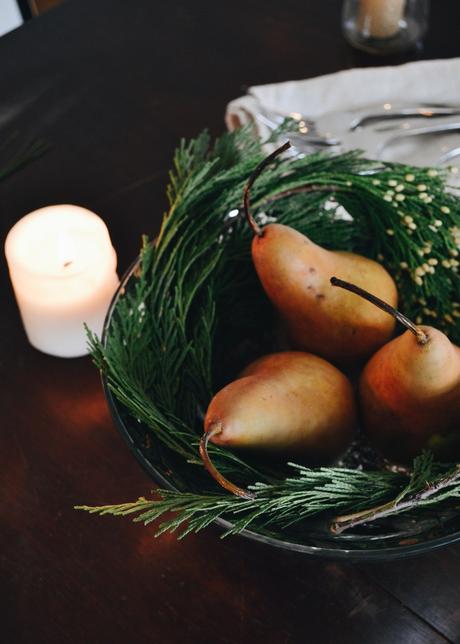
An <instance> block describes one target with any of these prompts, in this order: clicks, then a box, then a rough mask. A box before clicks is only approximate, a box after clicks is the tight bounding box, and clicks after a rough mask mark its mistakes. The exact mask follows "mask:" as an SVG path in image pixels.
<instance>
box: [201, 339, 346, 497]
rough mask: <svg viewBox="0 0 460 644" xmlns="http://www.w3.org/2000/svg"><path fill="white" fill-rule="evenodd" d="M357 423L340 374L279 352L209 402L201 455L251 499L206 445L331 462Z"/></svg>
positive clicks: (308, 358) (305, 356)
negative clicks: (219, 466) (217, 463)
mask: <svg viewBox="0 0 460 644" xmlns="http://www.w3.org/2000/svg"><path fill="white" fill-rule="evenodd" d="M355 422H356V413H355V401H354V394H353V390H352V387H351V384H350V382H349V381H348V379H347V378H346V377H345V376H344V375H343V374H342V373H341V372H340V371H339V370H338V369H336V368H335V367H334V366H332V365H331V364H330V363H328V362H326V360H323V359H322V358H319V357H317V356H314V355H312V354H309V353H303V352H300V351H286V352H282V353H275V354H271V355H268V356H265V357H263V358H261V359H259V360H257V361H256V362H254V363H252V364H251V365H249V366H248V367H247V368H246V369H245V370H244V371H243V372H242V374H241V376H240V377H239V378H238V379H237V380H234V381H233V382H231V383H230V384H229V385H227V386H226V387H224V388H223V389H221V390H220V391H219V392H218V393H217V394H216V395H215V396H214V398H213V399H212V400H211V403H210V405H209V407H208V410H207V413H206V417H205V421H204V429H205V434H204V436H203V439H202V443H201V455H202V457H203V461H204V463H205V465H206V467H207V468H208V470H209V471H210V473H211V474H212V475H213V476H214V477H215V478H216V479H217V480H218V481H219V483H221V485H223V487H225V488H226V489H229V490H230V491H232V492H233V493H236V494H240V495H241V496H247V495H248V493H247V492H246V491H242V490H241V489H240V488H237V487H236V486H234V485H233V484H232V483H230V482H229V481H226V479H224V478H223V477H222V475H220V474H219V473H218V472H217V470H216V469H215V467H214V466H213V465H212V463H211V462H210V461H209V458H208V456H207V452H206V445H207V442H208V440H210V441H211V442H213V443H215V444H216V445H221V446H222V447H230V448H240V449H245V450H252V451H257V452H261V453H272V454H273V453H275V454H276V455H278V456H279V457H280V458H284V459H286V458H288V457H296V458H297V457H300V458H304V459H305V458H306V459H308V460H309V461H313V462H315V463H317V462H327V461H330V460H331V459H333V458H334V457H336V456H338V455H339V454H340V453H341V452H342V451H343V450H344V449H345V448H346V446H347V445H348V443H349V442H350V441H351V438H352V434H353V429H354V426H355Z"/></svg>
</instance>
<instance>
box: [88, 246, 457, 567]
mask: <svg viewBox="0 0 460 644" xmlns="http://www.w3.org/2000/svg"><path fill="white" fill-rule="evenodd" d="M139 263H140V256H138V257H136V259H135V260H134V261H133V262H132V263H131V264H130V266H129V267H128V269H127V270H126V271H125V273H124V274H123V276H122V278H121V280H120V284H119V286H118V288H117V290H116V291H115V293H114V295H113V297H112V300H111V302H110V305H109V308H108V310H107V314H106V316H105V320H104V326H103V331H102V336H101V342H102V344H103V346H104V347H106V343H107V336H108V328H109V326H110V322H111V319H112V315H113V312H114V310H115V307H116V305H117V302H118V299H119V298H120V295H121V294H122V292H123V291H124V289H125V287H126V285H127V283H128V281H129V280H130V278H131V277H132V275H133V273H134V271H135V270H136V268H137V267H138V265H139ZM101 381H102V388H103V392H104V395H105V398H106V400H107V404H108V407H109V411H110V414H111V416H112V420H113V421H114V424H115V426H116V428H117V429H118V431H119V432H120V434H121V435H122V437H123V439H124V441H125V442H126V444H127V445H128V448H129V449H130V451H131V452H132V454H133V455H134V457H135V458H136V460H137V461H138V463H139V464H140V465H141V466H142V468H143V469H144V470H145V471H146V472H147V474H148V475H149V476H150V478H151V479H152V480H153V481H154V482H155V483H157V484H158V485H161V486H163V487H165V488H166V489H168V490H171V491H179V490H178V488H177V487H175V486H174V485H172V483H171V482H170V481H169V480H168V479H167V478H166V477H165V476H164V475H163V474H162V472H161V471H160V470H159V469H157V468H156V467H155V466H154V464H153V463H152V462H151V461H150V460H149V459H148V458H147V457H146V456H145V455H144V454H143V453H142V450H141V449H140V448H139V446H138V445H137V444H136V440H135V439H134V437H133V436H132V434H131V433H130V431H129V428H128V426H127V424H126V423H125V422H124V420H123V417H122V414H121V413H120V409H121V408H122V404H121V403H119V402H118V401H117V400H116V398H115V397H114V395H113V393H112V391H111V389H110V387H109V384H108V380H107V377H106V376H105V374H104V373H102V372H101ZM213 523H214V524H215V525H217V526H219V527H220V528H223V529H225V530H228V529H230V528H232V527H233V524H232V522H231V521H227V520H226V519H220V518H218V519H215V520H214V521H213ZM234 536H242V537H246V538H248V539H250V540H252V541H257V542H259V543H262V544H265V545H268V546H272V547H275V548H278V549H281V550H287V551H289V552H299V553H302V554H307V555H310V556H313V557H319V558H324V559H330V560H341V561H345V560H346V561H348V562H359V561H390V560H395V559H403V558H405V557H414V556H417V555H420V554H423V553H426V552H432V551H435V550H438V549H439V548H443V547H445V546H448V545H452V544H454V543H456V542H458V541H460V530H458V531H457V532H453V533H452V534H449V535H445V536H442V537H436V538H434V539H431V540H427V541H423V542H421V543H415V544H414V543H413V544H405V545H401V546H391V547H389V548H385V547H383V548H368V549H365V550H355V549H350V548H341V547H338V548H328V547H325V546H314V545H307V544H302V543H295V542H292V541H283V540H282V539H276V538H275V537H270V536H267V535H264V534H261V533H259V532H255V531H253V530H248V529H247V528H245V529H244V530H242V531H241V532H238V534H237V535H234Z"/></svg>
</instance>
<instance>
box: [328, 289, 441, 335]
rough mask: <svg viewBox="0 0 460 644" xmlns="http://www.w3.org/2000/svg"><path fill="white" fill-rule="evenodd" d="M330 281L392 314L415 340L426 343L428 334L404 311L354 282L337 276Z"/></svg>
mask: <svg viewBox="0 0 460 644" xmlns="http://www.w3.org/2000/svg"><path fill="white" fill-rule="evenodd" d="M330 282H331V284H332V286H339V287H340V288H343V289H345V290H346V291H350V292H351V293H355V295H359V296H360V297H362V298H364V299H365V300H367V301H368V302H371V303H372V304H374V305H375V306H377V307H378V308H379V309H382V311H385V313H388V314H389V315H392V316H393V317H394V318H395V319H396V320H398V322H400V323H401V324H403V325H404V326H405V327H406V328H407V329H409V330H410V331H412V333H413V334H414V335H415V337H416V338H417V342H418V343H419V344H426V343H427V342H428V340H429V337H428V335H427V334H426V333H425V332H424V331H422V329H421V328H420V327H418V326H417V325H415V324H414V323H413V322H412V320H409V318H408V317H407V316H405V315H404V313H401V311H398V310H397V309H395V308H394V306H391V304H388V303H387V302H384V301H383V300H381V299H380V298H379V297H377V296H376V295H373V294H372V293H369V291H366V290H364V289H363V288H361V287H360V286H356V284H352V283H351V282H346V281H345V280H341V279H339V278H338V277H331V280H330Z"/></svg>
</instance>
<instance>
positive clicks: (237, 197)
mask: <svg viewBox="0 0 460 644" xmlns="http://www.w3.org/2000/svg"><path fill="white" fill-rule="evenodd" d="M261 159H262V153H261V149H260V146H259V145H258V144H257V142H254V140H253V139H252V138H251V136H250V134H249V133H248V132H247V131H238V132H235V133H230V134H226V135H224V136H223V137H222V138H221V139H220V140H219V141H217V142H216V143H215V144H214V145H213V144H211V142H210V138H209V136H208V135H207V134H206V133H204V134H203V135H201V136H200V137H198V139H196V140H194V141H191V142H188V143H186V142H182V143H181V145H180V147H179V149H178V150H177V152H176V155H175V158H174V169H173V171H172V173H171V179H170V186H169V188H168V198H169V209H168V212H167V213H166V215H165V217H164V220H163V224H162V227H161V231H160V234H159V236H158V238H157V240H156V241H155V243H154V244H152V243H149V242H148V241H146V240H144V246H143V249H142V252H141V257H140V263H139V266H138V268H137V269H136V271H135V274H134V276H133V277H132V278H131V279H130V280H129V283H128V285H127V288H126V291H125V292H124V293H123V294H122V295H121V296H120V298H119V300H118V302H117V305H116V307H115V311H114V313H113V316H112V319H111V322H110V326H109V328H108V331H107V337H106V341H105V343H104V344H102V343H101V342H100V341H99V340H98V338H96V337H95V336H94V335H91V334H90V335H89V343H90V347H91V351H92V354H93V359H94V362H95V364H96V365H97V366H98V368H99V369H101V371H102V372H103V374H104V376H105V378H106V381H107V383H108V386H109V388H110V389H111V391H112V392H113V394H114V396H115V397H116V399H117V400H118V402H119V403H121V404H122V405H123V407H124V408H125V409H126V410H127V411H128V412H129V413H130V415H131V416H132V417H133V418H134V419H136V420H138V421H140V422H142V423H144V425H145V426H146V427H148V428H149V429H150V430H151V431H152V432H153V434H154V435H155V437H156V438H157V439H158V440H159V442H160V443H161V444H162V445H163V446H164V447H166V448H168V449H169V450H172V451H173V452H174V453H175V454H177V455H179V457H181V458H182V459H183V468H184V472H186V473H187V475H188V476H190V478H191V479H192V480H194V481H196V482H197V485H196V487H197V489H203V486H202V481H203V480H206V481H207V479H203V478H202V467H201V463H200V461H199V459H198V451H197V444H198V441H199V436H200V435H201V433H202V417H201V413H200V410H203V409H206V407H207V405H208V403H209V400H210V398H211V396H212V394H213V392H214V391H216V389H217V388H219V387H220V386H221V385H222V383H225V382H226V381H228V378H229V374H230V375H234V374H235V373H238V371H239V370H240V369H241V368H242V367H243V366H245V364H247V362H248V361H249V360H250V359H251V357H252V356H254V357H256V355H260V353H263V352H268V351H270V350H272V349H273V347H274V346H276V344H274V337H273V332H272V330H271V329H270V320H271V317H270V316H271V307H270V306H269V304H268V302H267V300H266V298H265V295H264V293H263V290H262V288H261V286H260V283H259V281H258V278H257V275H256V274H255V271H254V268H253V265H252V261H251V255H250V239H251V231H250V229H249V226H248V225H247V224H246V222H244V221H243V219H242V216H241V215H242V209H241V206H242V195H243V188H244V186H245V184H246V181H247V178H248V176H249V175H250V174H251V173H252V172H253V171H254V169H255V168H256V167H257V165H258V164H259V163H260V161H261ZM446 181H447V175H446V173H444V172H443V171H440V170H436V169H429V168H412V167H408V166H404V165H400V164H381V163H379V164H376V162H374V161H369V160H366V159H363V158H362V157H361V156H360V155H359V153H357V152H350V153H346V154H343V155H339V156H329V155H327V154H315V155H311V156H308V157H304V158H297V159H292V158H290V159H283V160H277V162H276V163H275V164H273V165H271V166H270V167H269V168H267V169H266V171H265V172H264V173H263V174H262V175H261V176H260V177H259V179H258V181H257V183H256V184H255V185H254V186H253V192H252V195H251V196H252V199H251V201H252V209H253V214H254V218H255V220H256V222H257V223H258V224H259V225H263V224H264V221H267V219H268V220H269V221H270V220H275V221H278V222H280V223H284V224H287V225H291V226H293V227H295V228H296V229H297V230H299V231H300V232H302V233H304V234H306V235H307V236H309V237H310V238H311V239H312V241H314V242H316V243H319V244H321V245H323V246H324V247H326V248H329V249H336V250H348V251H354V252H358V253H362V254H364V255H366V256H368V257H371V258H373V259H376V260H378V261H380V262H381V263H382V264H384V265H385V266H386V268H387V269H388V270H389V271H390V273H391V274H392V275H393V277H394V278H395V280H396V282H397V285H398V291H399V294H400V299H401V303H402V304H401V308H402V310H403V312H404V313H405V314H406V315H407V316H408V317H411V318H413V319H414V320H415V322H416V323H417V324H421V323H423V322H426V323H430V322H432V321H433V320H435V322H436V326H437V327H438V328H442V329H443V330H445V331H446V332H447V333H448V334H449V336H450V337H451V339H452V340H453V341H456V342H459V341H460V302H459V301H458V293H459V292H460V278H459V273H458V266H459V262H458V260H457V259H456V258H457V257H458V252H459V247H460V199H459V198H458V197H456V196H455V195H453V194H450V193H449V192H447V191H446V190H445V185H446ZM325 189H327V190H328V192H327V193H325V192H324V190H325ZM342 207H345V208H346V210H347V212H348V213H349V215H351V216H344V214H343V211H342ZM211 450H212V458H213V461H214V462H215V463H216V466H218V468H219V470H220V471H222V472H223V473H225V474H226V475H228V476H229V477H231V478H232V480H235V482H237V483H238V484H240V485H244V486H252V487H251V489H253V490H254V491H255V499H253V500H248V501H244V500H242V499H237V498H233V497H231V496H225V495H222V494H212V493H207V492H206V493H203V494H188V493H181V492H174V493H173V492H167V491H161V492H160V494H161V497H162V500H161V501H156V500H154V501H145V500H143V501H142V502H136V503H135V504H131V505H130V504H128V505H126V504H124V505H121V506H104V507H103V508H96V509H94V511H95V512H98V511H101V512H102V511H103V512H104V513H111V514H116V513H118V514H122V513H123V512H126V513H131V511H132V513H133V514H137V515H138V517H139V520H144V519H146V520H147V519H149V520H154V518H158V517H160V516H162V515H163V514H164V513H166V512H169V511H175V512H177V514H178V516H177V517H175V518H174V519H172V520H171V521H172V523H171V521H169V522H166V523H165V524H163V527H164V529H181V530H182V529H184V523H185V522H186V521H187V522H188V527H187V528H185V530H186V531H188V530H189V529H192V530H194V529H201V528H202V527H204V526H206V525H208V524H209V523H210V522H212V521H213V520H214V519H215V518H217V517H224V518H227V519H228V520H231V521H233V524H234V527H233V528H232V529H231V530H230V532H233V531H240V530H241V529H243V528H244V527H246V526H251V527H254V528H256V529H262V528H263V527H264V526H266V525H272V524H273V525H276V526H278V527H281V528H282V529H287V528H288V527H289V526H290V525H293V524H295V523H298V522H300V521H302V520H305V519H307V518H308V517H310V516H313V515H316V514H320V513H327V514H337V513H356V512H362V511H363V510H366V509H367V508H369V507H377V508H380V507H381V506H382V505H385V504H392V505H391V512H389V513H388V514H386V515H385V516H389V515H391V514H395V513H396V512H399V511H406V509H414V508H415V509H418V508H419V507H420V508H422V507H423V505H424V504H426V503H428V501H430V499H432V500H433V502H436V503H437V502H439V503H440V502H441V501H444V500H446V499H448V498H452V499H455V498H456V495H458V490H457V488H456V486H455V485H447V486H446V487H443V488H442V490H440V491H439V493H436V494H428V495H425V494H423V495H422V497H421V498H419V497H418V496H417V494H419V492H420V491H421V489H423V485H424V481H431V483H432V484H434V483H433V482H435V481H436V477H437V476H442V475H444V476H446V468H445V467H441V466H439V464H435V463H432V462H430V463H428V461H427V460H424V461H423V463H425V465H424V467H425V471H424V470H423V468H422V467H421V464H420V463H419V464H418V465H417V466H416V467H414V476H417V477H419V478H417V479H413V480H412V479H411V481H412V482H411V483H410V485H411V486H412V487H411V489H409V490H406V489H405V488H406V483H407V477H404V476H403V475H402V474H395V473H393V474H391V473H389V472H385V471H376V472H359V471H357V470H347V469H344V468H321V469H319V470H310V469H307V468H301V467H299V466H296V467H297V470H296V472H297V476H295V477H293V478H288V479H286V478H285V477H286V466H285V464H281V465H279V466H277V467H273V466H271V467H270V468H269V467H268V466H267V465H266V463H264V462H262V461H258V460H257V459H255V458H253V459H251V460H249V459H246V458H245V457H240V456H239V455H238V456H237V455H235V454H233V453H231V452H230V451H228V450H225V449H222V448H219V447H217V446H212V447H211ZM197 466H199V467H197ZM255 481H258V483H256V484H254V482H255ZM205 485H206V483H205ZM207 485H208V486H209V487H210V486H212V485H213V483H212V482H211V481H207ZM213 489H216V488H213ZM401 495H402V496H401ZM409 499H410V500H411V505H410V506H409V505H402V504H407V502H408V500H409ZM139 503H141V505H139ZM142 503H143V504H144V505H142ZM242 503H249V504H252V505H241V504H242ZM430 503H431V501H430ZM150 504H152V505H150ZM388 509H390V508H389V506H388ZM379 511H380V510H379ZM165 526H166V527H165ZM162 529H163V528H162Z"/></svg>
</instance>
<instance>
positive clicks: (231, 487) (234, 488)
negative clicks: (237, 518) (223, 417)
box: [200, 425, 256, 499]
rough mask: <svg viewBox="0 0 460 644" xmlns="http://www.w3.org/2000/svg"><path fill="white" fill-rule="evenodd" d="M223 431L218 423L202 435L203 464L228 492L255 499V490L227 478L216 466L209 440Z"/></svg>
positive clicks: (201, 451)
mask: <svg viewBox="0 0 460 644" xmlns="http://www.w3.org/2000/svg"><path fill="white" fill-rule="evenodd" d="M221 431H222V428H221V427H220V425H216V426H215V427H213V428H212V429H210V430H209V431H208V432H204V434H203V436H202V437H201V440H200V456H201V460H202V461H203V465H204V466H205V468H206V469H207V470H208V472H209V474H210V475H211V476H212V477H213V479H215V480H216V481H217V482H218V483H219V485H220V486H221V487H223V488H224V489H225V490H227V491H228V492H231V493H232V494H234V495H235V496H240V497H242V498H243V499H254V498H255V496H256V495H255V494H254V493H253V492H250V491H249V490H245V489H243V488H241V487H239V486H238V485H235V483H232V482H231V481H229V480H228V479H226V478H225V476H224V475H223V474H221V473H220V472H219V470H218V469H217V468H216V466H215V465H214V463H213V462H212V461H211V459H210V457H209V453H208V442H209V440H210V439H211V438H212V437H213V436H216V435H217V434H220V433H221Z"/></svg>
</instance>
